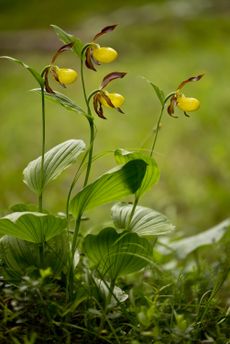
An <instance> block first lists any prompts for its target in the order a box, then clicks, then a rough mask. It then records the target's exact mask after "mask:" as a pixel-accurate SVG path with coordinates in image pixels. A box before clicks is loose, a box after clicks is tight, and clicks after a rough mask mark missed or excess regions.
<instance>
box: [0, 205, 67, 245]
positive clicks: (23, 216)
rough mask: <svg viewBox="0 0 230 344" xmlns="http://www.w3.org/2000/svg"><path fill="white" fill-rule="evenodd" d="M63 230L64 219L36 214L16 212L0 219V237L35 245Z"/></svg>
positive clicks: (64, 225)
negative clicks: (25, 241)
mask: <svg viewBox="0 0 230 344" xmlns="http://www.w3.org/2000/svg"><path fill="white" fill-rule="evenodd" d="M65 228H66V220H65V219H63V218H60V217H57V216H53V215H47V214H42V213H36V212H16V213H11V214H9V215H6V216H4V217H2V218H0V235H11V236H14V237H15V238H18V239H22V240H27V241H29V242H33V243H36V244H39V243H42V242H44V241H48V240H50V239H52V238H53V237H55V236H56V235H58V234H61V233H62V232H63V231H64V230H65Z"/></svg>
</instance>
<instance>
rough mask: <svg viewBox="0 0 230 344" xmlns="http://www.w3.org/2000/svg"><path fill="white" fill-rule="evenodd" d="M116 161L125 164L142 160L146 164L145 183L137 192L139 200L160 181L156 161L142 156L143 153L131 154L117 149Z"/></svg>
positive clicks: (143, 182)
mask: <svg viewBox="0 0 230 344" xmlns="http://www.w3.org/2000/svg"><path fill="white" fill-rule="evenodd" d="M115 159H116V162H117V163H118V164H123V163H125V162H127V161H132V160H134V159H142V160H143V161H145V162H146V165H147V167H146V173H145V176H144V178H143V181H142V183H141V185H140V187H139V188H138V190H137V191H136V195H137V197H138V198H139V197H140V196H141V195H142V194H143V193H144V192H145V191H146V190H148V189H149V188H151V187H152V186H153V185H154V184H155V183H156V182H157V181H158V179H159V177H160V171H159V169H158V166H157V164H156V162H155V160H154V159H153V158H151V157H149V156H146V155H144V154H142V153H141V152H129V151H126V150H124V149H117V150H116V151H115Z"/></svg>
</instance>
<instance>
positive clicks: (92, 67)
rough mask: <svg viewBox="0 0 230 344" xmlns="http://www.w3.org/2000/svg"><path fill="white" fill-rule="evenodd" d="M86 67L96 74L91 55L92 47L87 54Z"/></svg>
mask: <svg viewBox="0 0 230 344" xmlns="http://www.w3.org/2000/svg"><path fill="white" fill-rule="evenodd" d="M85 65H86V67H87V68H89V69H91V70H94V71H95V72H96V71H97V70H96V68H95V67H94V65H93V61H92V53H91V47H88V48H87V49H86V52H85Z"/></svg>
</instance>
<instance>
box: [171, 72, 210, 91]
mask: <svg viewBox="0 0 230 344" xmlns="http://www.w3.org/2000/svg"><path fill="white" fill-rule="evenodd" d="M203 76H204V74H200V75H197V76H192V77H191V78H188V79H186V80H184V81H182V82H181V83H180V85H179V86H178V87H177V89H178V90H181V89H182V87H184V86H185V85H186V84H187V83H188V82H191V81H199V80H200V79H201V78H202V77H203Z"/></svg>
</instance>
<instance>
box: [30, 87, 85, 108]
mask: <svg viewBox="0 0 230 344" xmlns="http://www.w3.org/2000/svg"><path fill="white" fill-rule="evenodd" d="M31 91H32V92H37V93H41V89H40V88H34V89H33V90H31ZM44 95H45V97H46V98H47V99H49V100H51V101H53V102H55V103H58V104H60V105H61V106H63V107H64V108H65V109H67V110H70V111H74V112H77V113H79V114H85V112H84V110H83V109H82V108H81V107H80V106H79V105H77V104H75V103H74V101H73V100H72V99H70V98H68V97H67V96H66V95H65V94H62V93H60V92H57V91H55V93H49V92H46V91H45V92H44Z"/></svg>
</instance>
